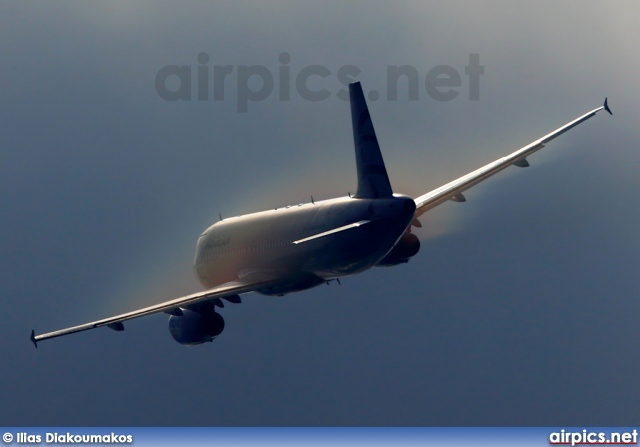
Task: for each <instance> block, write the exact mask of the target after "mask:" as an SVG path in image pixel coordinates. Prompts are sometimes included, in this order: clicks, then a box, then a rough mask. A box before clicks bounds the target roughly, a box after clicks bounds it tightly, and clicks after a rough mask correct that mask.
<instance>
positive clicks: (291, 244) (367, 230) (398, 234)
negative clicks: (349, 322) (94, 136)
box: [31, 82, 611, 347]
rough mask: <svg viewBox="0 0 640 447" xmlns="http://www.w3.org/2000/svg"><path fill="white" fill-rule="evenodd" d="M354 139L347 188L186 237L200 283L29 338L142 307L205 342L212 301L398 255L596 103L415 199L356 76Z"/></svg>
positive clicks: (137, 313) (113, 320)
mask: <svg viewBox="0 0 640 447" xmlns="http://www.w3.org/2000/svg"><path fill="white" fill-rule="evenodd" d="M349 96H350V103H351V123H352V127H353V142H354V146H355V156H356V169H357V176H358V182H357V190H356V192H355V194H353V195H351V194H349V195H348V196H346V197H339V198H336V199H331V200H323V201H317V202H316V201H314V200H313V198H312V199H311V202H310V203H302V204H299V205H291V206H287V207H284V208H277V209H271V210H267V211H261V212H257V213H252V214H246V215H242V216H237V217H231V218H226V219H221V221H219V222H216V223H215V224H213V225H211V226H210V227H209V228H207V229H206V230H205V231H204V232H203V233H202V235H201V236H200V238H199V239H198V242H197V245H196V254H195V260H194V266H193V269H194V273H195V275H196V277H197V279H198V280H199V281H200V283H201V284H202V285H203V286H204V288H205V290H204V291H202V292H197V293H193V294H191V295H186V296H183V297H180V298H175V299H173V300H170V301H166V302H163V303H160V304H156V305H153V306H149V307H145V308H143V309H138V310H134V311H131V312H126V313H123V314H120V315H116V316H113V317H109V318H104V319H101V320H98V321H92V322H90V323H85V324H81V325H78V326H73V327H70V328H66V329H61V330H57V331H53V332H48V333H45V334H40V335H36V334H35V331H32V332H31V341H32V342H33V344H34V345H35V346H36V347H37V346H38V345H37V342H39V341H42V340H46V339H49V338H54V337H60V336H62V335H67V334H72V333H75V332H80V331H85V330H88V329H93V328H97V327H101V326H107V327H109V328H110V329H113V330H115V331H122V330H124V324H123V323H124V322H125V321H127V320H130V319H133V318H138V317H142V316H145V315H150V314H155V313H158V312H164V313H167V314H169V315H170V316H169V331H170V333H171V335H172V336H173V338H174V339H175V340H176V341H177V342H178V343H180V344H183V345H198V344H202V343H205V342H209V341H213V339H215V338H216V337H217V336H218V335H220V334H221V333H222V331H223V329H224V319H223V318H222V316H221V315H220V314H219V313H218V311H217V308H220V307H223V306H224V305H223V303H222V301H221V299H225V300H226V301H228V302H231V303H240V302H241V298H240V295H241V294H245V293H249V292H257V293H260V294H262V295H267V296H273V295H277V296H282V295H285V294H288V293H293V292H299V291H302V290H307V289H310V288H312V287H316V286H318V285H320V284H324V283H326V282H328V281H332V280H338V281H339V280H340V278H341V277H343V276H349V275H355V274H357V273H361V272H364V271H365V270H368V269H370V268H372V267H375V266H393V265H398V264H402V263H405V262H408V261H409V259H410V258H412V257H413V256H414V255H416V254H417V253H418V251H419V249H420V241H419V240H418V238H417V237H416V236H415V235H414V234H413V233H412V232H411V230H412V227H420V226H421V224H420V222H419V220H418V218H419V217H420V216H421V215H422V214H424V213H425V212H427V211H429V210H430V209H432V208H434V207H436V206H438V205H440V204H441V203H444V202H446V201H448V200H452V201H455V202H464V201H465V200H466V199H465V197H464V195H463V192H464V191H466V190H467V189H469V188H471V187H472V186H474V185H476V184H478V183H479V182H481V181H483V180H485V179H487V178H489V177H491V176H492V175H494V174H496V173H498V172H500V171H502V170H503V169H506V168H508V167H509V166H512V165H513V166H517V167H520V168H524V167H527V166H529V162H528V161H527V158H528V157H529V156H530V155H532V154H533V153H534V152H536V151H538V150H540V149H542V148H543V147H544V146H545V145H546V144H547V143H549V142H550V141H551V140H553V139H554V138H556V137H558V136H559V135H562V134H563V133H564V132H566V131H568V130H569V129H572V128H573V127H575V126H577V125H578V124H581V123H582V122H584V121H586V120H588V119H589V118H591V117H592V116H594V115H595V114H596V113H598V112H599V111H601V110H603V109H604V110H606V111H607V112H608V113H609V114H611V110H610V109H609V106H608V105H607V100H606V99H605V101H604V105H602V106H600V107H598V108H596V109H593V110H591V111H590V112H587V113H585V114H584V115H582V116H580V117H578V118H576V119H574V120H573V121H571V122H569V123H567V124H565V125H563V126H562V127H560V128H558V129H556V130H554V131H553V132H551V133H548V134H546V135H544V136H543V137H541V138H539V139H537V140H535V141H534V142H532V143H530V144H528V145H526V146H524V147H523V148H521V149H519V150H517V151H515V152H513V153H511V154H509V155H507V156H505V157H502V158H500V159H498V160H496V161H493V162H491V163H489V164H487V165H485V166H482V167H481V168H479V169H476V170H475V171H473V172H470V173H469V174H467V175H464V176H462V177H460V178H457V179H455V180H453V181H451V182H449V183H447V184H445V185H443V186H441V187H439V188H437V189H434V190H433V191H430V192H428V193H426V194H423V195H421V196H419V197H415V198H412V197H408V196H406V195H402V194H395V193H394V192H393V189H392V188H391V183H390V182H389V177H388V176H387V170H386V168H385V164H384V161H383V159H382V154H381V152H380V147H379V145H378V140H377V138H376V134H375V131H374V128H373V123H372V121H371V116H370V115H369V110H368V108H367V104H366V101H365V98H364V95H363V92H362V87H361V86H360V83H358V82H356V83H353V84H350V85H349Z"/></svg>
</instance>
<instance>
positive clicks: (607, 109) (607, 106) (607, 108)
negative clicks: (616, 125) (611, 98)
mask: <svg viewBox="0 0 640 447" xmlns="http://www.w3.org/2000/svg"><path fill="white" fill-rule="evenodd" d="M604 109H605V110H606V111H607V112H609V115H613V113H611V109H610V108H609V105H608V104H607V98H604Z"/></svg>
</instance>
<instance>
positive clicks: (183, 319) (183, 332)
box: [169, 306, 224, 345]
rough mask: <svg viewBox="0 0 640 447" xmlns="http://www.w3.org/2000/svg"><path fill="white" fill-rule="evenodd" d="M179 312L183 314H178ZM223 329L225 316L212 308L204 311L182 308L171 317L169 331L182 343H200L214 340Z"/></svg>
mask: <svg viewBox="0 0 640 447" xmlns="http://www.w3.org/2000/svg"><path fill="white" fill-rule="evenodd" d="M211 307H213V306H211ZM179 313H181V314H182V315H177V314H179ZM223 329H224V318H222V315H220V314H219V313H217V312H215V311H214V310H213V309H212V308H211V309H207V310H206V311H203V312H200V311H198V312H195V311H193V310H189V309H180V312H176V314H173V315H171V316H170V317H169V332H171V336H172V337H173V339H174V340H175V341H177V342H178V343H180V344H181V345H199V344H202V343H205V342H208V341H213V339H214V338H216V337H217V336H218V335H220V334H221V333H222V331H223Z"/></svg>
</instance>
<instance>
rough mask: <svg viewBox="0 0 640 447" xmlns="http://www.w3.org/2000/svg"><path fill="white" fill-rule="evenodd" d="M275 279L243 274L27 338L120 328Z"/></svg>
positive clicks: (251, 289) (253, 288)
mask: <svg viewBox="0 0 640 447" xmlns="http://www.w3.org/2000/svg"><path fill="white" fill-rule="evenodd" d="M276 282H277V279H274V278H273V277H269V275H247V276H245V277H243V278H241V279H239V280H237V281H231V282H228V283H225V284H221V285H219V286H216V287H214V288H212V289H209V290H205V291H202V292H198V293H192V294H191V295H186V296H182V297H180V298H175V299H173V300H170V301H165V302H164V303H160V304H155V305H153V306H149V307H145V308H143V309H138V310H134V311H131V312H127V313H124V314H120V315H116V316H113V317H109V318H104V319H102V320H97V321H92V322H90V323H85V324H81V325H78V326H73V327H69V328H66V329H60V330H57V331H53V332H48V333H46V334H40V335H36V334H35V331H31V341H32V342H33V344H34V345H35V346H36V348H37V347H38V345H37V342H39V341H42V340H47V339H49V338H55V337H60V336H62V335H68V334H73V333H75V332H81V331H86V330H89V329H94V328H97V327H101V326H108V327H109V328H111V329H114V330H116V331H121V330H123V329H124V325H123V322H124V321H127V320H131V319H133V318H138V317H143V316H145V315H151V314H155V313H159V312H166V313H168V314H172V315H176V314H178V313H180V310H179V309H180V308H189V309H196V308H197V307H198V305H200V304H201V303H204V302H207V301H214V300H216V299H219V298H227V297H229V298H230V299H229V301H231V302H237V301H238V297H236V295H239V294H242V293H248V292H254V291H256V290H259V289H261V288H265V287H268V286H270V285H272V284H274V283H276Z"/></svg>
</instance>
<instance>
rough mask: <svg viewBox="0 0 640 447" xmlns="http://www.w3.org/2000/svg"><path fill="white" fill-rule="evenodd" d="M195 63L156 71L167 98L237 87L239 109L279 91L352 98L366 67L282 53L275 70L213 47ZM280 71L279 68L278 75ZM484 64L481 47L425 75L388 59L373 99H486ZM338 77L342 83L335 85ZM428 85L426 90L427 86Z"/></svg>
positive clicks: (221, 97)
mask: <svg viewBox="0 0 640 447" xmlns="http://www.w3.org/2000/svg"><path fill="white" fill-rule="evenodd" d="M196 59H197V64H195V65H165V66H164V67H162V68H160V69H159V70H158V72H157V73H156V78H155V89H156V92H157V93H158V95H159V96H160V97H161V98H162V99H164V100H165V101H191V100H192V98H197V100H198V101H210V100H211V99H213V101H225V99H226V98H227V97H229V96H233V95H229V93H230V92H231V93H233V92H232V90H233V89H235V98H236V101H237V110H238V112H240V113H246V112H248V111H249V104H250V103H252V102H260V101H264V100H266V99H268V98H270V97H271V96H272V95H273V94H274V93H275V94H277V98H278V100H279V101H290V100H291V98H292V95H297V96H298V97H300V98H302V99H303V100H306V101H313V102H317V101H325V100H327V99H329V98H331V97H333V96H335V97H337V98H338V99H341V100H343V101H348V100H349V90H348V85H349V84H350V83H352V82H355V81H357V77H358V75H360V74H361V73H362V70H361V69H360V68H358V67H357V66H355V65H343V66H341V67H339V68H338V69H334V70H332V69H330V68H328V67H326V66H324V65H306V66H304V67H301V68H300V69H296V70H292V68H293V67H292V66H291V55H290V54H289V53H280V56H279V57H278V62H279V65H278V68H277V69H276V70H271V69H269V68H268V67H266V66H264V65H238V66H234V65H221V64H216V63H214V62H213V61H212V60H211V57H210V56H209V54H207V53H204V52H203V53H199V54H198V56H197V58H196ZM274 71H275V72H276V74H275V75H274ZM483 74H484V66H483V65H480V55H479V54H478V53H471V54H469V59H468V64H467V65H465V66H464V75H461V74H460V72H459V71H458V70H457V69H456V68H454V67H452V66H450V65H436V66H434V67H433V68H431V69H430V70H428V71H427V73H426V74H424V75H421V74H420V72H419V71H418V69H416V68H415V67H414V66H412V65H388V66H387V72H386V94H385V95H381V93H380V92H379V91H377V90H369V91H368V92H367V99H368V100H369V101H378V100H379V99H381V97H382V96H384V98H385V99H386V100H387V101H397V100H398V97H399V96H400V97H403V98H404V97H406V98H407V99H408V100H409V101H417V100H418V99H420V97H422V98H424V97H425V94H426V95H427V96H428V97H430V98H432V99H434V100H436V101H451V100H454V99H456V98H458V97H459V96H460V93H461V91H463V90H464V89H466V90H467V91H468V99H469V100H470V101H478V100H479V99H480V76H481V75H483ZM332 77H335V78H336V79H337V81H338V82H339V83H340V85H341V86H342V88H340V89H339V90H337V91H336V90H334V91H332V90H330V89H329V88H328V87H329V86H330V85H331V84H334V85H335V82H334V81H333V80H332V79H331V78H332ZM423 89H424V90H423Z"/></svg>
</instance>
